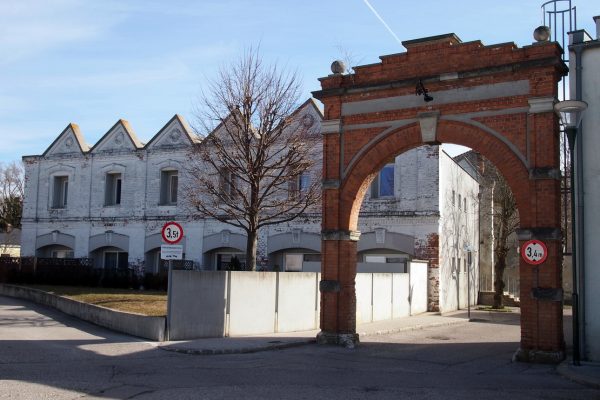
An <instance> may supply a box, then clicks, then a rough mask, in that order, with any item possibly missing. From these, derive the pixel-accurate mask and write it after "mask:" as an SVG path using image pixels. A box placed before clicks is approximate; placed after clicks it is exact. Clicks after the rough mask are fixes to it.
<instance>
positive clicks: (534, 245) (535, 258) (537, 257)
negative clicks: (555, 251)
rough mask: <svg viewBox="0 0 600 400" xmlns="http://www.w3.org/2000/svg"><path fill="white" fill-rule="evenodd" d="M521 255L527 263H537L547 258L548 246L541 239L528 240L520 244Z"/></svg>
mask: <svg viewBox="0 0 600 400" xmlns="http://www.w3.org/2000/svg"><path fill="white" fill-rule="evenodd" d="M521 257H523V260H525V262H526V263H527V264H531V265H539V264H541V263H543V262H544V261H546V258H548V248H547V247H546V244H545V243H544V242H542V241H539V240H535V239H534V240H528V241H527V242H525V243H523V246H521Z"/></svg>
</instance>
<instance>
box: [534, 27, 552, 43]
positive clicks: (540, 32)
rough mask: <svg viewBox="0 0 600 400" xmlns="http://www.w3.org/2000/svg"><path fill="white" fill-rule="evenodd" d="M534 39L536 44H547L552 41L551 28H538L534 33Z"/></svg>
mask: <svg viewBox="0 0 600 400" xmlns="http://www.w3.org/2000/svg"><path fill="white" fill-rule="evenodd" d="M533 38H534V39H535V41H536V42H547V41H548V40H550V28H548V27H547V26H544V25H542V26H538V27H537V28H535V30H534V31H533Z"/></svg>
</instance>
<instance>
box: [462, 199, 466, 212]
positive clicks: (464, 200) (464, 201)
mask: <svg viewBox="0 0 600 400" xmlns="http://www.w3.org/2000/svg"><path fill="white" fill-rule="evenodd" d="M463 203H464V209H465V212H467V198H466V197H464V198H463Z"/></svg>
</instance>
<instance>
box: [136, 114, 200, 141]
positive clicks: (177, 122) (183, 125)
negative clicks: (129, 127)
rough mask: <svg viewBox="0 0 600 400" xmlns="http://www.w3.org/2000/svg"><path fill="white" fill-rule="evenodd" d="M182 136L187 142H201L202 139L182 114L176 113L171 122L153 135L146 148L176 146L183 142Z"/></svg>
mask: <svg viewBox="0 0 600 400" xmlns="http://www.w3.org/2000/svg"><path fill="white" fill-rule="evenodd" d="M180 138H185V139H187V141H188V143H187V144H194V143H199V142H201V139H200V138H199V137H198V136H196V135H195V134H193V133H192V130H191V129H190V127H189V125H188V124H187V122H186V121H185V119H184V118H183V117H182V116H181V115H179V114H175V115H174V116H173V118H171V119H170V120H169V122H167V123H166V124H165V125H164V126H163V127H162V128H161V129H160V130H159V131H158V132H157V133H156V135H154V136H153V137H152V139H150V141H149V142H148V143H147V144H146V146H145V148H146V149H148V148H150V147H162V146H176V145H179V144H181V139H180Z"/></svg>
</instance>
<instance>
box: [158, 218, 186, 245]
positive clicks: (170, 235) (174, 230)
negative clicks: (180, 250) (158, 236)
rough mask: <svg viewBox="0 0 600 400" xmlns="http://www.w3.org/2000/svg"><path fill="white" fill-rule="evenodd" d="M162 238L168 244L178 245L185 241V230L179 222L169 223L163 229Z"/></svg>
mask: <svg viewBox="0 0 600 400" xmlns="http://www.w3.org/2000/svg"><path fill="white" fill-rule="evenodd" d="M162 238H163V240H164V241H165V242H167V243H168V244H177V243H179V242H180V241H181V239H183V228H182V227H181V225H179V224H178V223H177V222H167V223H166V224H165V225H164V226H163V228H162Z"/></svg>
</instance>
